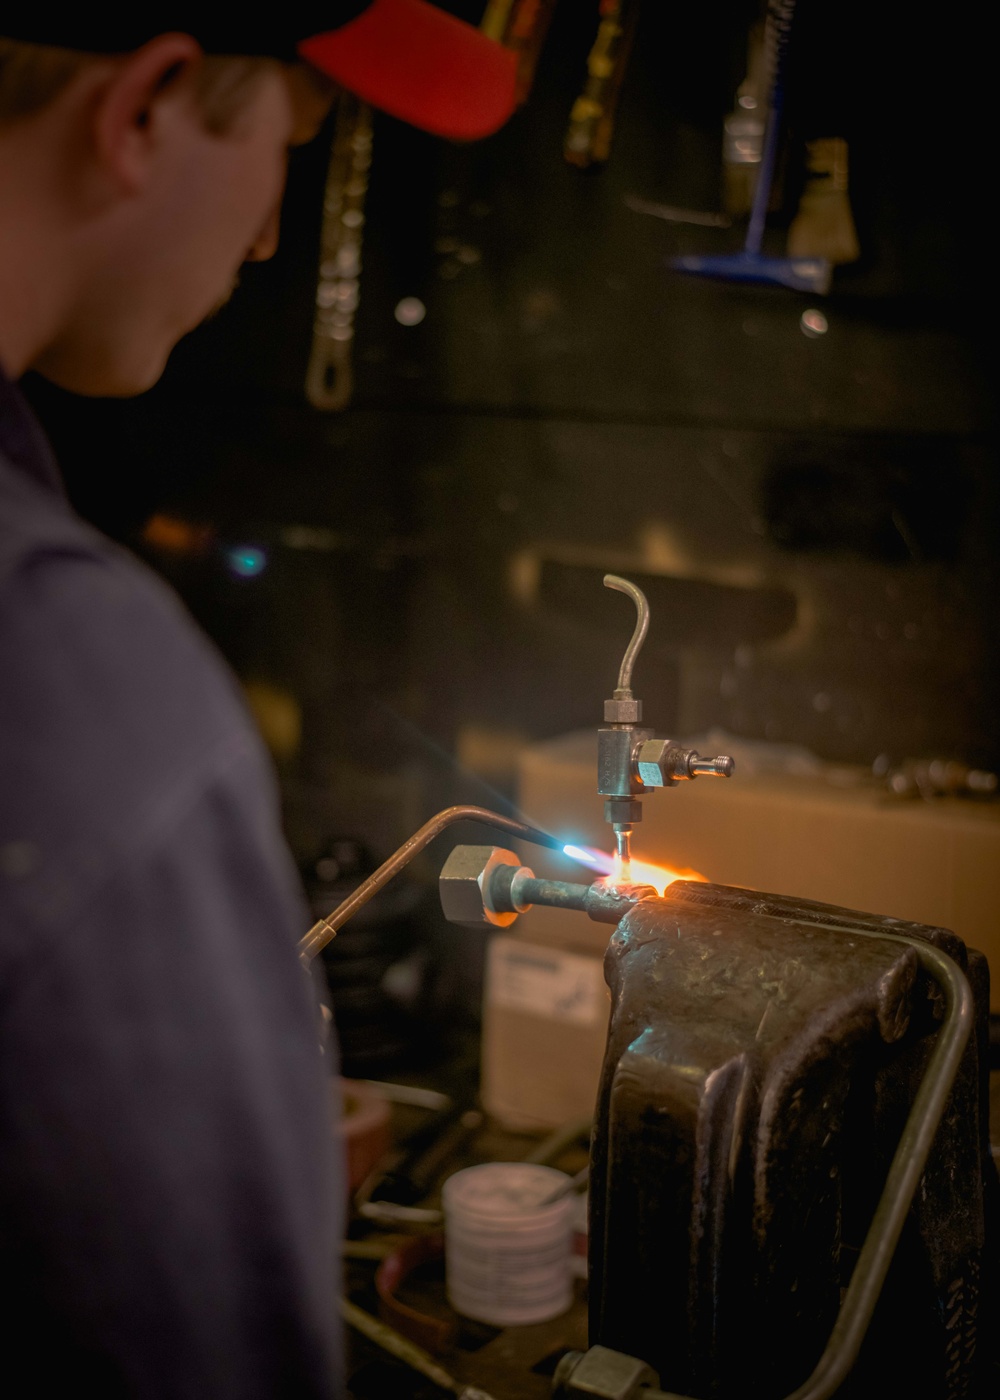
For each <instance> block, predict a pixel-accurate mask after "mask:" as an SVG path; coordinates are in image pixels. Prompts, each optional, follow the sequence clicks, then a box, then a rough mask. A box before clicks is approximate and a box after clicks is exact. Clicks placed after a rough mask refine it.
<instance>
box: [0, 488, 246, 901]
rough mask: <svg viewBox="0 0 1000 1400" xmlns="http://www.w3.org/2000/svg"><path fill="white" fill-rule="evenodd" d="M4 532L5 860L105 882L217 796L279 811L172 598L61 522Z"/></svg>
mask: <svg viewBox="0 0 1000 1400" xmlns="http://www.w3.org/2000/svg"><path fill="white" fill-rule="evenodd" d="M0 499H2V498H0ZM15 504H18V503H17V502H15ZM4 516H5V518H3V519H2V520H0V564H2V565H3V567H4V573H3V575H2V577H0V847H5V848H6V849H8V851H10V850H11V849H13V851H14V852H15V855H16V853H17V852H19V851H35V852H37V853H39V858H41V857H42V856H46V860H48V859H49V858H51V859H53V860H55V861H56V863H57V864H59V865H60V866H62V867H63V868H65V869H67V870H70V869H72V870H73V871H74V872H76V873H75V874H74V875H73V876H72V880H73V881H75V880H76V879H77V878H82V875H81V871H82V870H84V869H85V868H90V869H91V871H92V875H93V877H94V878H99V874H98V867H100V866H107V865H109V864H113V863H114V862H115V861H116V860H121V859H126V858H127V857H128V853H129V851H135V849H136V848H137V846H138V845H139V844H141V843H143V842H149V841H152V840H155V839H156V835H157V832H158V831H160V832H166V831H167V830H168V829H169V827H170V825H171V823H172V822H176V821H178V820H180V819H181V818H182V812H183V809H184V805H185V803H189V802H194V801H196V800H197V798H198V796H199V794H200V793H202V792H204V790H205V788H206V786H208V785H211V784H219V783H222V784H225V783H226V782H227V781H234V782H235V784H236V786H237V787H238V788H239V789H240V790H241V791H242V792H243V793H245V794H248V795H249V793H256V794H257V796H258V799H259V801H260V803H261V804H262V805H267V806H268V807H269V808H270V807H271V806H273V792H272V790H271V779H270V774H269V771H268V768H267V764H266V762H265V760H264V759H263V756H262V753H261V750H260V744H259V741H258V739H257V736H256V733H255V732H254V730H253V726H252V724H251V722H250V719H249V716H248V714H247V712H246V710H245V707H244V705H243V704H242V701H241V698H240V696H239V694H238V688H237V685H236V683H235V679H234V678H233V676H232V675H231V673H230V672H229V671H228V668H227V667H226V666H225V664H224V663H223V662H222V661H221V658H219V657H218V656H217V655H216V653H215V651H214V649H213V648H212V646H211V644H210V643H209V642H208V641H207V639H206V638H205V637H204V636H203V635H202V634H201V632H200V631H199V630H198V629H197V628H196V626H195V625H194V623H193V622H192V621H191V619H190V618H189V617H188V615H187V613H186V611H185V610H184V608H183V606H182V605H181V603H180V601H179V599H177V597H176V596H175V595H174V594H173V592H172V591H171V590H170V589H169V588H168V587H167V586H166V584H165V583H163V582H162V580H160V579H159V578H158V577H157V576H156V575H155V574H153V572H152V571H151V570H149V569H147V568H146V567H145V566H144V565H142V564H141V563H140V562H139V561H138V560H136V559H134V558H133V557H132V556H130V555H129V554H127V552H126V551H124V550H123V549H120V548H119V547H117V546H115V545H114V544H112V543H111V542H110V541H107V540H105V539H104V538H103V537H102V536H100V535H98V534H97V532H96V531H93V530H91V529H90V528H89V527H88V526H86V525H85V524H84V523H83V522H82V521H79V520H77V519H76V518H75V517H73V516H72V515H71V514H69V513H67V512H62V513H60V512H59V511H58V510H57V509H53V510H52V511H50V512H46V511H45V510H44V509H43V508H41V507H39V504H38V502H37V501H29V502H28V503H27V504H26V505H21V506H20V508H19V509H17V510H15V511H12V512H10V513H9V514H8V513H6V512H4ZM237 775H238V776H237ZM248 815H250V814H248ZM251 820H252V817H251ZM46 853H47V855H46ZM83 883H84V884H85V883H87V880H83Z"/></svg>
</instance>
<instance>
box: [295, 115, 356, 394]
mask: <svg viewBox="0 0 1000 1400" xmlns="http://www.w3.org/2000/svg"><path fill="white" fill-rule="evenodd" d="M371 160H372V114H371V108H370V107H368V106H366V105H365V103H363V102H359V101H358V99H357V98H356V97H354V96H352V95H351V94H350V93H348V92H342V93H341V94H340V96H339V98H338V99H337V107H336V118H335V122H334V129H333V145H332V148H331V151H330V164H329V167H328V169H327V175H326V186H325V188H324V191H323V226H322V233H321V235H320V253H319V278H318V282H317V286H316V311H315V317H314V320H313V335H312V348H311V350H310V353H309V366H308V368H307V370H306V398H307V399H308V400H309V402H310V403H311V404H312V406H313V408H319V409H325V410H328V411H329V410H336V409H342V408H346V407H347V405H348V403H349V402H350V400H351V394H352V392H353V390H354V372H353V368H352V352H353V346H354V316H355V313H356V311H357V309H358V302H359V300H360V295H361V237H362V229H363V228H364V222H365V194H366V193H367V190H368V172H369V169H370V168H371Z"/></svg>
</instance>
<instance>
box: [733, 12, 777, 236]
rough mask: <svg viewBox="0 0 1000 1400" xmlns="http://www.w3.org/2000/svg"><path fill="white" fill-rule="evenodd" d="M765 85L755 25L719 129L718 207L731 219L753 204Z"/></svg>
mask: <svg viewBox="0 0 1000 1400" xmlns="http://www.w3.org/2000/svg"><path fill="white" fill-rule="evenodd" d="M769 81H770V75H769V73H768V68H767V62H766V58H765V50H764V26H763V24H762V23H761V24H755V25H753V27H752V28H751V30H750V34H749V36H748V38H747V73H746V77H745V78H744V79H743V81H742V83H740V85H739V87H738V88H737V90H736V105H735V106H734V108H733V110H732V111H731V112H730V113H729V115H728V116H727V117H726V120H725V122H724V123H723V127H722V204H723V208H724V209H725V210H726V213H727V214H729V215H730V216H731V217H732V218H734V219H737V218H742V217H743V215H745V214H749V213H750V206H751V205H752V203H753V194H754V190H755V189H756V187H757V175H758V173H759V171H760V158H761V152H762V151H763V148H764V127H765V125H766V122H767V95H768V85H769Z"/></svg>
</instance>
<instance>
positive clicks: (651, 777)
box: [636, 739, 677, 787]
mask: <svg viewBox="0 0 1000 1400" xmlns="http://www.w3.org/2000/svg"><path fill="white" fill-rule="evenodd" d="M676 752H677V746H676V744H674V743H672V742H671V740H670V739H647V740H646V742H645V743H644V744H640V745H639V752H638V753H637V754H636V769H637V771H638V774H639V781H640V782H641V783H642V785H643V786H644V787H673V785H674V783H675V781H676V779H675V778H674V776H673V774H672V773H671V759H672V756H673V754H674V753H676Z"/></svg>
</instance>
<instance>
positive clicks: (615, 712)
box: [604, 700, 642, 724]
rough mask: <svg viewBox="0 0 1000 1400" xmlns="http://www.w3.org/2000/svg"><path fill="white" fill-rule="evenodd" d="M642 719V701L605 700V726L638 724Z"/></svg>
mask: <svg viewBox="0 0 1000 1400" xmlns="http://www.w3.org/2000/svg"><path fill="white" fill-rule="evenodd" d="M641 719H642V701H641V700H605V702H604V723H605V724H638V723H639V721H640V720H641Z"/></svg>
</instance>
